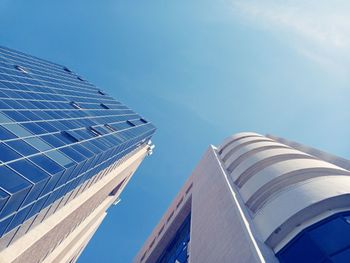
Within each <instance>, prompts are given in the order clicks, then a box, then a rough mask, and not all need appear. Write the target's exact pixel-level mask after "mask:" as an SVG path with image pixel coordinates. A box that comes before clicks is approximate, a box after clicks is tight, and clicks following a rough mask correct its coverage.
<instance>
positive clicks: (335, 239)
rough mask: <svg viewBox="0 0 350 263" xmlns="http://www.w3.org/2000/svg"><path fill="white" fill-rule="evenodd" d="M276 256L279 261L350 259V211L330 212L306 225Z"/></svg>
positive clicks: (336, 261) (324, 262) (342, 261)
mask: <svg viewBox="0 0 350 263" xmlns="http://www.w3.org/2000/svg"><path fill="white" fill-rule="evenodd" d="M276 256H277V258H278V260H279V262H281V263H295V262H300V263H310V262H312V263H327V262H329V263H331V262H333V263H348V262H350V212H343V213H339V214H336V215H333V216H331V217H329V218H326V219H324V220H322V221H320V222H318V223H316V224H314V225H312V226H310V227H308V228H307V229H305V230H303V231H302V232H301V233H300V234H299V235H297V236H296V237H295V238H294V239H293V240H292V241H290V242H289V243H288V244H287V245H286V246H285V247H284V248H283V249H282V250H281V251H279V252H278V253H277V255H276Z"/></svg>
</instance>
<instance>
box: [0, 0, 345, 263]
mask: <svg viewBox="0 0 350 263" xmlns="http://www.w3.org/2000/svg"><path fill="white" fill-rule="evenodd" d="M349 12H350V4H349V3H348V2H347V1H340V0H334V1H323V0H318V1H315V0H309V1H300V0H295V1H288V0H286V1H278V0H276V1H270V0H218V1H209V0H186V1H185V0H177V1H161V0H158V1H157V0H150V1H130V0H128V1H126V0H105V1H89V0H84V1H83V0H75V1H68V0H66V1H63V0H61V1H43V0H32V1H24V0H21V1H20V0H0V44H1V45H3V46H7V47H10V48H14V49H17V50H20V51H23V52H27V53H30V54H33V55H36V56H38V57H41V58H46V59H48V60H51V61H54V62H57V63H60V64H64V65H66V66H68V67H70V68H72V69H73V70H75V71H76V72H79V73H80V74H81V75H83V76H85V77H86V78H87V79H88V80H90V81H91V82H92V83H94V84H96V85H97V86H99V87H101V88H103V89H104V90H105V91H107V92H108V93H109V94H111V95H112V96H114V97H115V98H117V99H119V100H121V101H122V102H124V103H125V104H127V105H128V106H130V107H131V108H132V109H134V110H136V111H137V112H139V113H140V114H142V115H144V116H145V117H147V118H148V119H150V120H151V121H153V122H154V124H155V125H156V126H157V128H158V131H157V134H156V136H155V137H154V140H153V141H154V142H155V144H156V149H155V153H154V155H153V156H151V157H150V158H147V159H146V160H145V161H144V163H143V164H142V165H141V167H140V169H139V170H138V171H137V173H136V174H135V177H134V178H133V179H132V181H131V182H130V184H129V185H128V187H127V189H126V191H125V192H124V193H123V194H122V197H121V199H122V202H121V203H120V204H118V206H115V207H112V208H111V209H110V210H109V214H108V216H107V218H106V219H105V221H104V223H103V225H102V226H101V228H100V229H99V230H98V232H97V233H96V235H95V236H94V238H93V239H92V241H91V242H90V244H89V245H88V247H87V249H86V250H85V251H84V253H83V254H82V256H81V258H80V260H79V262H80V263H83V262H107V263H108V262H116V263H118V262H121V263H125V262H130V261H131V259H132V258H133V256H134V255H135V254H136V253H137V251H138V249H139V248H140V247H141V245H142V243H143V242H144V240H145V239H146V237H147V236H148V234H149V233H150V232H151V231H152V229H153V227H154V226H155V224H156V223H157V221H158V220H159V219H160V217H161V215H162V213H163V212H164V211H165V209H166V208H167V206H168V205H169V203H170V202H171V200H172V199H173V198H174V197H175V195H176V193H177V191H178V190H179V189H180V187H181V185H182V184H183V182H184V181H185V180H186V178H187V177H188V175H189V174H190V173H191V171H192V170H193V169H194V167H195V165H196V163H197V162H198V160H199V159H200V157H201V155H202V154H203V152H204V150H205V149H206V148H207V146H208V145H209V144H219V143H220V142H221V141H222V140H223V139H224V138H225V137H226V136H229V135H230V134H232V133H236V132H239V131H256V132H260V133H272V134H275V135H279V136H282V137H286V138H288V139H291V140H296V141H299V142H302V143H305V144H308V145H311V146H314V147H318V148H320V149H323V150H326V151H329V152H332V153H335V154H338V155H341V156H344V157H347V158H350V151H349V150H350V140H348V135H349V134H350V125H349V123H350V114H349V112H350V103H349V99H350V55H349V54H350V52H349V51H350V18H349V16H348V14H349Z"/></svg>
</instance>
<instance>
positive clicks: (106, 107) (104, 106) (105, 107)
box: [100, 103, 110, 109]
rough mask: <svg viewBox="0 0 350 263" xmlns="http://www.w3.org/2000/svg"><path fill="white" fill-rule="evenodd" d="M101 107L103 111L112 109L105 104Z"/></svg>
mask: <svg viewBox="0 0 350 263" xmlns="http://www.w3.org/2000/svg"><path fill="white" fill-rule="evenodd" d="M100 106H101V108H103V109H110V108H109V107H108V106H107V105H106V104H103V103H101V104H100Z"/></svg>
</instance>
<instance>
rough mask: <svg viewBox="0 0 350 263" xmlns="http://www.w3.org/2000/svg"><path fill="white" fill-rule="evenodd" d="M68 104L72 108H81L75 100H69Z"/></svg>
mask: <svg viewBox="0 0 350 263" xmlns="http://www.w3.org/2000/svg"><path fill="white" fill-rule="evenodd" d="M70 105H72V106H73V107H74V108H76V109H78V110H81V107H80V105H79V104H78V103H76V102H75V101H71V102H70Z"/></svg>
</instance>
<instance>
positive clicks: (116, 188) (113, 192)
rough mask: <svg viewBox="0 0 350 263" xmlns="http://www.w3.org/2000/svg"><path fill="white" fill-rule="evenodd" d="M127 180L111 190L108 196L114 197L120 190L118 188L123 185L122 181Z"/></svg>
mask: <svg viewBox="0 0 350 263" xmlns="http://www.w3.org/2000/svg"><path fill="white" fill-rule="evenodd" d="M126 179H127V178H125V179H124V180H123V181H121V182H120V183H119V184H118V185H117V186H116V187H115V188H114V189H113V190H112V192H111V193H110V194H109V195H110V196H112V195H116V194H117V193H118V190H119V189H120V187H121V186H122V185H123V183H124V181H125V180H126Z"/></svg>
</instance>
